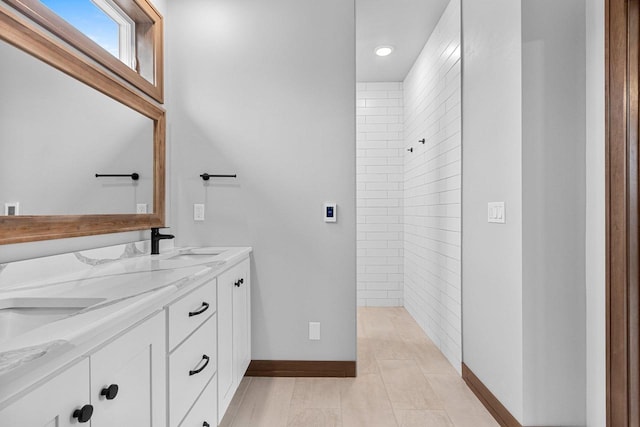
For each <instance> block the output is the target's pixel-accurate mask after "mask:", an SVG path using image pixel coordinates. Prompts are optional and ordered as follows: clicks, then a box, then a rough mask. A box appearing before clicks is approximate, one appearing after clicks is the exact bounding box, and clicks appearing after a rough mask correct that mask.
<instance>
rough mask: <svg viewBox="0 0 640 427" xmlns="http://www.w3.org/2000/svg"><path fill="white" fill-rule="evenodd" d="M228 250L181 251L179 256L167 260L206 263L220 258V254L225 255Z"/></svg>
mask: <svg viewBox="0 0 640 427" xmlns="http://www.w3.org/2000/svg"><path fill="white" fill-rule="evenodd" d="M226 251H227V250H226V249H213V248H211V249H209V248H202V249H186V250H183V251H180V253H178V254H177V255H174V256H172V257H169V258H167V259H171V260H185V261H205V260H206V259H207V258H212V257H214V256H218V255H220V254H223V253H225V252H226Z"/></svg>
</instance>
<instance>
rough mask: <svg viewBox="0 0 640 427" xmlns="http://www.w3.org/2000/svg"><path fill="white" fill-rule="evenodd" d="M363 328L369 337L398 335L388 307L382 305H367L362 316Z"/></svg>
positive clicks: (392, 336)
mask: <svg viewBox="0 0 640 427" xmlns="http://www.w3.org/2000/svg"><path fill="white" fill-rule="evenodd" d="M361 323H362V328H363V329H364V333H365V336H366V337H368V338H394V337H397V335H396V330H395V328H394V327H393V322H392V321H391V317H390V316H389V314H388V309H385V308H381V307H367V308H366V309H365V310H364V311H363V314H362V316H361Z"/></svg>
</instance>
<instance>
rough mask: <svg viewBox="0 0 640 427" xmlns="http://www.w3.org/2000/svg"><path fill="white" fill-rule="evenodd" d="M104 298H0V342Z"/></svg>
mask: <svg viewBox="0 0 640 427" xmlns="http://www.w3.org/2000/svg"><path fill="white" fill-rule="evenodd" d="M104 300H105V298H7V299H0V342H2V341H5V340H7V339H9V338H13V337H16V336H18V335H21V334H24V333H25V332H28V331H30V330H33V329H36V328H38V327H40V326H43V325H46V324H47V323H51V322H55V321H56V320H60V319H63V318H65V317H67V316H69V315H71V314H74V313H77V312H79V311H80V310H83V309H85V308H87V307H90V306H92V305H94V304H98V303H100V302H102V301H104Z"/></svg>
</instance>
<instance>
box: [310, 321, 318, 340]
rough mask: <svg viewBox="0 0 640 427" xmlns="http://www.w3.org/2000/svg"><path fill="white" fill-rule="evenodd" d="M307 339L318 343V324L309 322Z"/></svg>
mask: <svg viewBox="0 0 640 427" xmlns="http://www.w3.org/2000/svg"><path fill="white" fill-rule="evenodd" d="M309 339H310V340H312V341H320V322H309Z"/></svg>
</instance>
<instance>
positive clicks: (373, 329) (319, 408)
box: [221, 307, 498, 427]
mask: <svg viewBox="0 0 640 427" xmlns="http://www.w3.org/2000/svg"><path fill="white" fill-rule="evenodd" d="M358 334H359V336H358V363H357V367H358V377H357V378H245V380H243V382H242V383H241V385H240V388H239V390H238V392H237V393H236V396H235V397H234V399H233V401H232V402H231V404H230V407H229V410H228V411H227V414H226V415H225V418H224V419H223V420H222V424H221V426H224V427H315V426H318V427H359V426H363V427H364V426H366V427H394V426H398V427H414V426H416V427H417V426H419V427H497V426H498V424H497V423H496V422H495V421H494V419H493V418H492V416H491V415H490V414H489V412H488V411H487V410H486V409H485V408H484V406H482V404H481V403H480V401H478V399H477V398H476V397H475V395H474V394H473V393H472V392H471V390H470V389H469V388H468V387H467V385H466V384H465V383H464V381H463V380H462V378H460V376H459V374H458V372H457V371H456V370H455V369H454V368H453V366H451V364H450V363H449V361H448V360H447V359H446V358H445V357H444V355H443V354H442V353H441V352H440V350H439V349H438V348H437V347H436V346H435V344H434V343H433V342H432V341H431V340H429V338H428V337H427V336H426V335H425V334H424V332H422V330H421V329H420V327H419V326H418V324H417V323H415V322H414V321H413V319H412V318H411V315H410V314H409V313H408V312H407V311H406V310H405V309H404V308H403V307H393V308H379V307H366V308H359V309H358Z"/></svg>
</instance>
